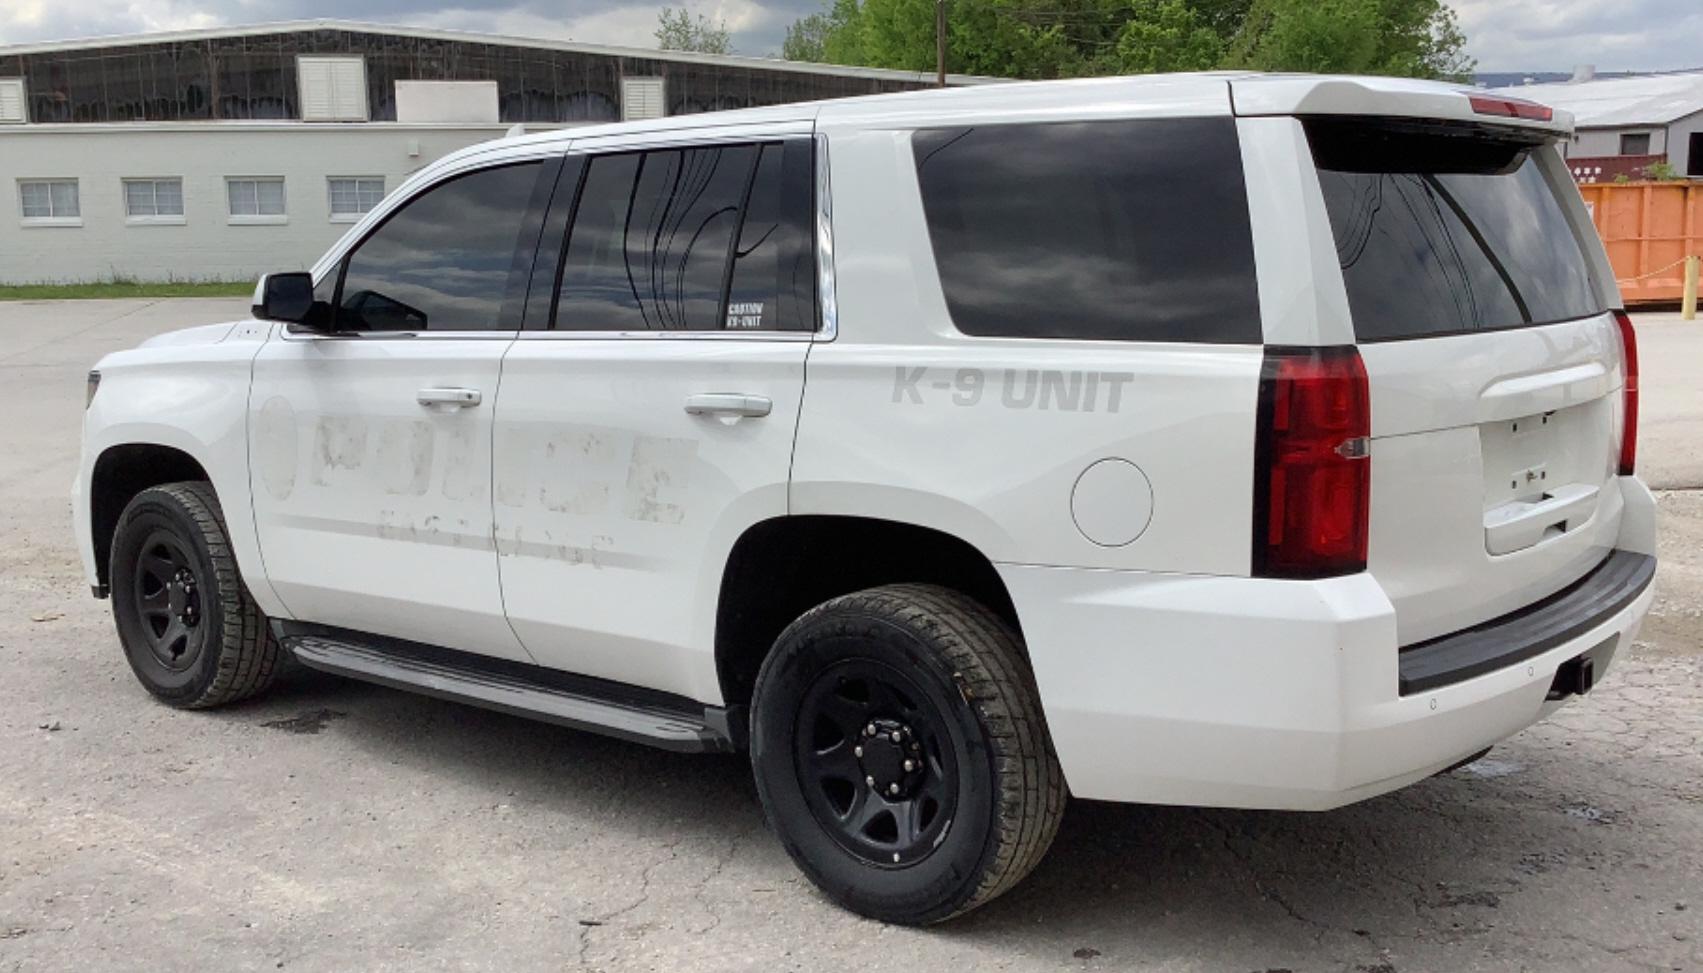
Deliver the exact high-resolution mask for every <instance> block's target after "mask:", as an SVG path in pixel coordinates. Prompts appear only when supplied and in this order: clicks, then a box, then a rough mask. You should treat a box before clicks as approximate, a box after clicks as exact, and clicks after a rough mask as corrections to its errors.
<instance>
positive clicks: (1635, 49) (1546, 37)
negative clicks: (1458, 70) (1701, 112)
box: [1451, 0, 1703, 71]
mask: <svg viewBox="0 0 1703 973" xmlns="http://www.w3.org/2000/svg"><path fill="white" fill-rule="evenodd" d="M1451 6H1453V7H1454V8H1455V12H1456V13H1458V14H1460V19H1461V27H1462V28H1463V29H1464V30H1465V31H1466V37H1467V51H1468V52H1469V53H1471V54H1472V55H1473V56H1475V57H1477V58H1478V67H1479V70H1481V71H1538V70H1544V71H1566V70H1569V69H1570V68H1572V67H1573V66H1574V65H1578V64H1594V65H1596V67H1597V68H1598V70H1602V71H1667V70H1675V69H1679V68H1694V67H1703V47H1700V46H1699V45H1698V43H1697V39H1698V38H1699V37H1703V4H1699V3H1698V0H1614V2H1612V3H1610V2H1603V0H1451Z"/></svg>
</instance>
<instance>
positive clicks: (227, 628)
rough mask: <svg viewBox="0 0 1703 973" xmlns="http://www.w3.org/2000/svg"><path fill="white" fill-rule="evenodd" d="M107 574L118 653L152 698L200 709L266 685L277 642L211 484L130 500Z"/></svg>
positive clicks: (173, 486) (171, 487) (154, 490)
mask: <svg viewBox="0 0 1703 973" xmlns="http://www.w3.org/2000/svg"><path fill="white" fill-rule="evenodd" d="M107 578H108V580H109V582H110V585H111V591H112V614H113V619H114V621H115V622H116V623H117V625H118V637H119V641H120V642H122V643H123V645H124V656H125V659H127V660H128V661H129V663H130V669H131V671H133V672H135V673H136V678H137V680H138V681H140V682H141V683H142V685H143V687H144V688H146V689H147V690H148V692H150V693H152V694H154V696H156V697H157V698H159V699H160V700H161V701H163V702H166V703H169V704H171V705H172V706H176V707H180V708H182V709H205V708H207V707H211V706H220V705H223V704H225V703H231V702H235V701H237V700H239V699H245V698H247V697H249V696H252V695H254V694H255V693H258V692H260V691H262V690H264V689H265V688H266V687H267V686H269V685H271V683H272V679H273V676H274V675H275V674H276V673H277V669H278V664H279V649H278V643H277V642H276V641H275V640H274V639H273V638H272V633H271V631H270V630H269V628H268V626H267V624H266V616H265V615H264V614H262V613H261V611H260V609H259V608H258V607H256V606H255V604H254V599H253V598H251V597H249V594H248V589H247V588H246V587H245V586H244V585H243V583H242V577H241V575H240V574H238V572H237V562H236V557H235V556H234V555H233V554H232V553H231V544H230V540H229V538H228V537H227V536H226V534H225V521H224V516H223V515H222V514H221V512H220V510H219V500H218V497H217V496H216V495H215V494H214V493H213V488H212V486H211V485H209V484H207V483H199V482H194V483H168V484H165V485H163V486H157V487H151V488H149V489H147V490H143V491H142V492H141V493H138V494H137V495H136V496H135V497H133V498H131V500H130V504H129V505H128V506H126V507H125V508H124V513H123V515H121V516H120V517H119V519H118V527H117V529H116V530H115V531H114V533H113V540H112V557H111V561H110V570H109V572H108V575H107Z"/></svg>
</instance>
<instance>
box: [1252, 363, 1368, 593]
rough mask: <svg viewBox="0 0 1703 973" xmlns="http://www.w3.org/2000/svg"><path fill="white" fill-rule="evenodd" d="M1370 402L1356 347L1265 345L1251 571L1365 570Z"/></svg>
mask: <svg viewBox="0 0 1703 973" xmlns="http://www.w3.org/2000/svg"><path fill="white" fill-rule="evenodd" d="M1371 435H1372V403H1371V398H1370V395H1369V393H1368V391H1367V387H1366V366H1365V365H1364V364H1362V363H1361V361H1360V352H1359V350H1357V349H1356V348H1354V347H1352V346H1345V347H1334V348H1267V349H1266V353H1265V365H1264V369H1263V372H1262V374H1261V376H1260V401H1259V429H1258V433H1257V436H1256V439H1255V445H1254V457H1255V465H1254V549H1253V571H1254V574H1256V575H1259V576H1262V577H1268V578H1322V577H1328V576H1331V575H1338V574H1354V573H1355V572H1358V571H1364V570H1365V569H1366V539H1367V534H1368V531H1369V528H1368V521H1369V519H1370V516H1371V492H1372V491H1371V487H1372V460H1371V455H1370V453H1371Z"/></svg>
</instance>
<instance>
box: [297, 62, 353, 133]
mask: <svg viewBox="0 0 1703 973" xmlns="http://www.w3.org/2000/svg"><path fill="white" fill-rule="evenodd" d="M296 75H297V77H298V79H299V80H300V84H301V105H302V121H304V122H364V121H366V120H367V62H366V61H365V60H364V59H363V58H360V57H298V58H296Z"/></svg>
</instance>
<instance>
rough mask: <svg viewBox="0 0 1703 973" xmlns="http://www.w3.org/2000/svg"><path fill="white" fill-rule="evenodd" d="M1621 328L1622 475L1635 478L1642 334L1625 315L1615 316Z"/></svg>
mask: <svg viewBox="0 0 1703 973" xmlns="http://www.w3.org/2000/svg"><path fill="white" fill-rule="evenodd" d="M1614 323H1615V324H1618V325H1620V360H1621V363H1622V364H1623V365H1624V366H1625V368H1626V391H1625V401H1624V408H1623V409H1622V410H1621V415H1622V417H1623V421H1622V422H1621V426H1620V475H1621V476H1631V475H1632V471H1633V467H1634V466H1636V465H1637V460H1638V334H1637V332H1635V331H1633V330H1632V319H1631V318H1629V317H1627V316H1626V312H1625V311H1616V312H1614Z"/></svg>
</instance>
